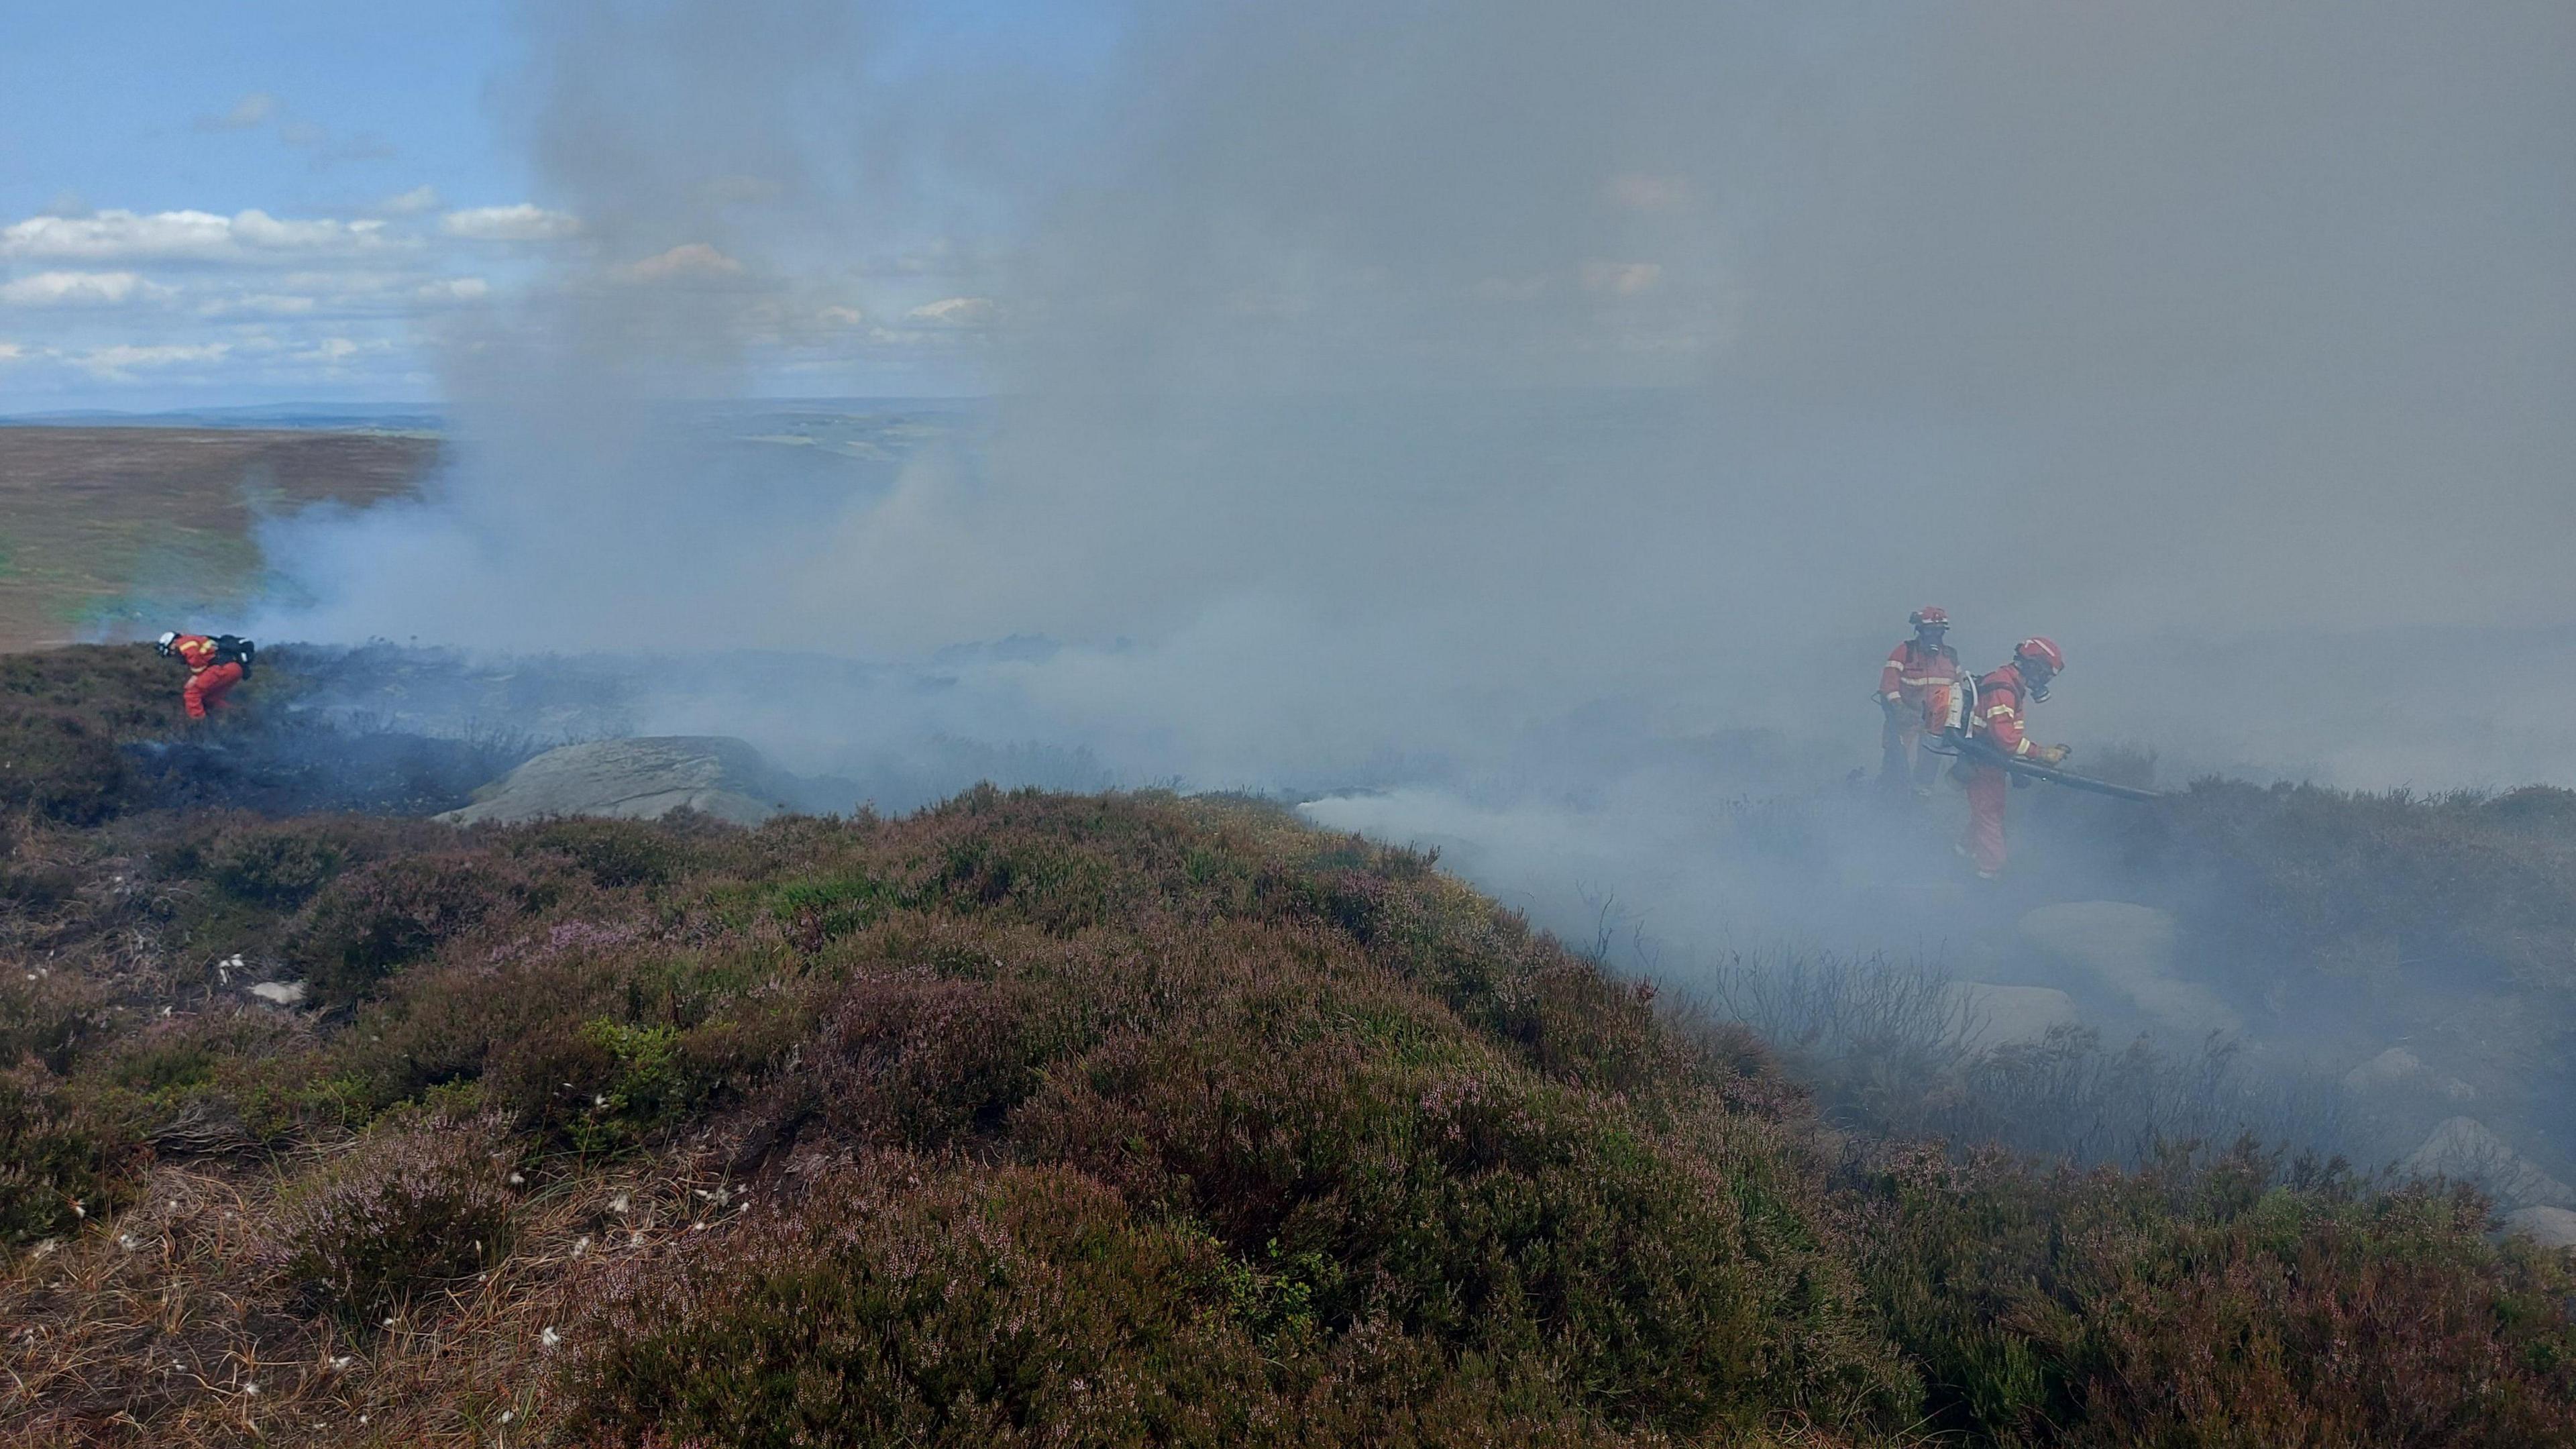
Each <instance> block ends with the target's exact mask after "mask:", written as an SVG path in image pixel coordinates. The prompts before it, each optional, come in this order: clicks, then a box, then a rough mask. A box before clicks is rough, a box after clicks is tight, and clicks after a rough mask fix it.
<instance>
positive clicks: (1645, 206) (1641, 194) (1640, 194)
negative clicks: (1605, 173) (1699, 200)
mask: <svg viewBox="0 0 2576 1449" xmlns="http://www.w3.org/2000/svg"><path fill="white" fill-rule="evenodd" d="M1602 189H1603V190H1604V191H1605V192H1607V193H1608V194H1609V197H1610V200H1611V201H1613V202H1614V203H1616V204H1618V205H1620V206H1624V207H1626V208H1628V209H1629V210H1630V211H1670V210H1672V209H1673V208H1675V207H1677V206H1680V205H1681V204H1682V203H1683V202H1685V201H1688V200H1690V194H1691V190H1690V182H1689V181H1687V180H1685V179H1684V178H1682V177H1679V176H1656V175H1651V174H1649V173H1647V172H1643V171H1628V172H1622V173H1621V174H1619V175H1617V176H1613V177H1611V178H1610V180H1609V183H1608V184H1607V185H1605V186H1604V187H1603V188H1602Z"/></svg>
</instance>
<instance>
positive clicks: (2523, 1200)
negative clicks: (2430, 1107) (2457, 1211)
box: [2397, 1117, 2576, 1208]
mask: <svg viewBox="0 0 2576 1449" xmlns="http://www.w3.org/2000/svg"><path fill="white" fill-rule="evenodd" d="M2397 1167H2398V1170H2399V1171H2400V1172H2404V1173H2407V1174H2409V1175H2411V1176H2415V1177H2442V1178H2448V1179H2450V1180H2451V1181H2453V1182H2467V1183H2474V1184H2476V1185H2477V1186H2478V1187H2479V1188H2480V1189H2481V1190H2482V1191H2484V1192H2485V1193H2486V1194H2487V1195H2488V1196H2489V1197H2492V1198H2494V1199H2495V1200H2496V1202H2497V1203H2498V1204H2499V1205H2502V1206H2505V1207H2550V1208H2576V1188H2570V1187H2569V1186H2568V1185H2567V1184H2565V1183H2563V1182H2560V1181H2559V1180H2558V1179H2556V1178H2554V1177H2551V1176H2550V1175H2549V1174H2548V1173H2545V1172H2543V1171H2541V1170H2540V1169H2539V1168H2537V1167H2534V1166H2532V1165H2531V1164H2530V1163H2529V1162H2526V1161H2524V1160H2523V1158H2522V1155H2521V1154H2520V1153H2517V1152H2515V1151H2514V1150H2513V1147H2512V1145H2511V1144H2510V1143H2508V1142H2506V1141H2505V1140H2504V1139H2503V1138H2501V1137H2498V1136H2497V1135H2496V1134H2495V1133H2494V1132H2493V1131H2491V1130H2489V1128H2488V1127H2487V1125H2486V1124H2485V1123H2483V1122H2480V1121H2478V1120H2477V1119H2476V1118H2474V1117H2453V1118H2451V1119H2450V1120H2449V1121H2447V1122H2444V1123H2443V1124H2442V1125H2441V1126H2439V1127H2436V1128H2434V1129H2433V1135H2431V1136H2430V1137H2427V1138H2425V1139H2424V1145H2423V1146H2421V1147H2418V1148H2416V1149H2415V1151H2414V1152H2413V1153H2412V1154H2410V1155H2409V1156H2408V1157H2407V1159H2406V1160H2405V1161H2403V1162H2401V1163H2399V1164H2397Z"/></svg>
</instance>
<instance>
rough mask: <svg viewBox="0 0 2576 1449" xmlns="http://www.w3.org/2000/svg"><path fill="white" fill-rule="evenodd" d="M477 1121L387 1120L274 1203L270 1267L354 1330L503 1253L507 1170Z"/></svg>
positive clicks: (508, 1208)
mask: <svg viewBox="0 0 2576 1449" xmlns="http://www.w3.org/2000/svg"><path fill="white" fill-rule="evenodd" d="M507 1156H508V1154H507V1153H506V1151H505V1149H504V1146H503V1138H502V1136H501V1133H500V1130H499V1125H498V1124H497V1123H495V1122H493V1121H491V1120H489V1119H483V1120H473V1121H456V1120H449V1119H439V1118H432V1119H429V1120H426V1121H421V1122H406V1123H389V1124H387V1125H384V1126H380V1127H378V1128H377V1129H376V1130H375V1131H374V1132H372V1133H370V1134H369V1135H368V1136H367V1137H365V1138H363V1139H361V1140H360V1142H359V1144H358V1146H357V1147H356V1149H354V1150H353V1151H351V1152H350V1153H349V1154H348V1155H347V1156H346V1157H344V1158H342V1159H340V1160H339V1161H336V1162H333V1163H331V1164H329V1165H328V1166H326V1167H324V1168H322V1169H321V1170H320V1171H319V1172H318V1173H317V1174H316V1175H315V1176H314V1177H312V1178H311V1179H309V1180H307V1181H305V1182H302V1183H299V1184H297V1185H295V1186H293V1187H291V1188H290V1189H288V1191H287V1192H286V1194H285V1195H284V1196H283V1197H282V1198H281V1200H280V1202H279V1206H278V1211H277V1239H278V1241H277V1248H276V1253H277V1257H278V1260H279V1263H280V1266H281V1267H282V1268H283V1269H284V1270H285V1272H286V1274H287V1275H288V1277H289V1278H290V1279H292V1280H293V1281H295V1282H297V1283H299V1284H301V1285H303V1286H304V1287H305V1289H306V1290H307V1291H309V1292H310V1293H312V1294H313V1295H314V1296H315V1297H316V1298H317V1299H318V1300H319V1301H321V1302H324V1303H327V1304H329V1305H330V1306H332V1307H334V1308H335V1309H338V1310H339V1311H341V1312H342V1313H344V1314H347V1315H349V1316H350V1317H351V1318H352V1319H354V1320H356V1321H359V1322H365V1321H369V1320H371V1319H373V1318H374V1317H376V1316H377V1315H379V1314H381V1313H382V1312H384V1311H385V1310H386V1309H389V1308H392V1307H395V1306H397V1305H399V1304H402V1303H404V1302H406V1301H407V1300H409V1299H410V1298H411V1297H412V1295H414V1294H416V1293H418V1292H420V1291H422V1290H424V1289H427V1288H431V1287H435V1286H437V1285H439V1284H441V1283H444V1282H447V1281H449V1280H452V1279H457V1278H462V1277H466V1276H468V1275H470V1274H473V1273H475V1272H479V1271H481V1270H483V1269H485V1268H488V1267H490V1266H491V1265H492V1264H494V1263H497V1262H499V1261H500V1260H501V1258H502V1257H503V1256H505V1255H506V1254H507V1253H508V1251H509V1246H510V1232H511V1217H512V1193H511V1191H510V1187H509V1185H508V1182H507V1181H506V1179H507V1177H508V1174H509V1171H510V1167H509V1163H508V1161H507V1160H506V1158H507Z"/></svg>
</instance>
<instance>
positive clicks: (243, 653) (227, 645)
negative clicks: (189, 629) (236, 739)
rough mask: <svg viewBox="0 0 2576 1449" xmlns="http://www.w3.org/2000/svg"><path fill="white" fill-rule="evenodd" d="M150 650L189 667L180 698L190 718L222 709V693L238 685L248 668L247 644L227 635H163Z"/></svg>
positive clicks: (198, 717)
mask: <svg viewBox="0 0 2576 1449" xmlns="http://www.w3.org/2000/svg"><path fill="white" fill-rule="evenodd" d="M152 647H153V649H154V650H155V651H157V652H158V653H159V654H160V655H161V657H162V658H164V659H173V658H175V659H177V660H178V661H179V662H180V663H182V664H185V665H187V666H188V685H187V688H185V689H184V690H182V691H180V696H179V697H180V700H181V701H182V702H183V703H185V704H186V705H187V706H188V718H190V719H204V718H205V717H206V714H207V712H208V711H209V710H218V709H222V708H223V707H224V692H225V691H226V690H229V689H231V688H232V687H233V686H234V685H236V684H239V683H241V681H242V676H243V675H244V674H245V673H246V672H248V669H249V665H250V645H249V644H248V643H247V641H244V640H238V639H234V638H233V637H232V636H231V635H229V634H227V635H224V636H222V637H221V638H220V639H216V638H208V637H207V636H206V635H203V634H164V635H162V636H161V637H160V638H159V639H157V640H155V641H154V642H153V645H152Z"/></svg>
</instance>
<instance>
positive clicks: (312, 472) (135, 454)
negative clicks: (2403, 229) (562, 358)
mask: <svg viewBox="0 0 2576 1449" xmlns="http://www.w3.org/2000/svg"><path fill="white" fill-rule="evenodd" d="M438 455H439V445H438V442H437V441H436V440H435V439H434V438H429V437H421V436H408V435H400V434H391V433H351V432H309V431H276V430H261V429H246V428H225V429H210V428H202V427H0V653H5V652H7V651H10V650H15V649H28V648H34V647H38V646H41V645H48V644H60V643H64V642H68V641H70V640H73V639H77V638H81V637H84V636H91V637H95V636H96V635H97V634H99V633H102V632H126V633H134V632H142V631H147V630H148V631H151V632H158V631H159V629H160V628H161V627H164V625H163V623H162V621H163V620H164V619H168V620H170V621H171V623H170V624H169V625H168V627H182V626H184V625H186V624H187V623H188V622H190V616H191V615H193V614H196V613H198V612H200V611H210V610H211V611H220V610H222V609H224V608H225V607H227V606H237V605H238V604H239V603H240V602H241V601H242V600H243V599H244V598H245V597H246V594H247V591H248V590H249V589H251V588H252V587H253V585H254V584H255V583H256V581H257V578H258V574H259V568H260V559H259V553H258V550H257V548H256V547H255V546H254V545H253V544H252V542H251V539H250V529H251V524H252V521H253V519H254V518H255V517H256V516H257V515H258V514H259V513H260V512H262V511H268V510H289V509H294V508H300V507H304V506H306V505H309V504H313V503H319V502H323V501H326V500H327V501H331V502H338V503H348V504H355V505H359V506H364V505H366V504H370V503H375V502H378V501H381V500H383V499H386V498H391V497H397V496H400V495H401V494H404V493H407V492H409V491H411V490H412V489H414V488H416V487H417V486H419V484H420V482H421V480H422V478H423V477H424V476H425V475H426V474H427V473H428V472H429V470H430V469H431V468H432V467H433V466H435V464H436V462H437V460H438Z"/></svg>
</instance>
